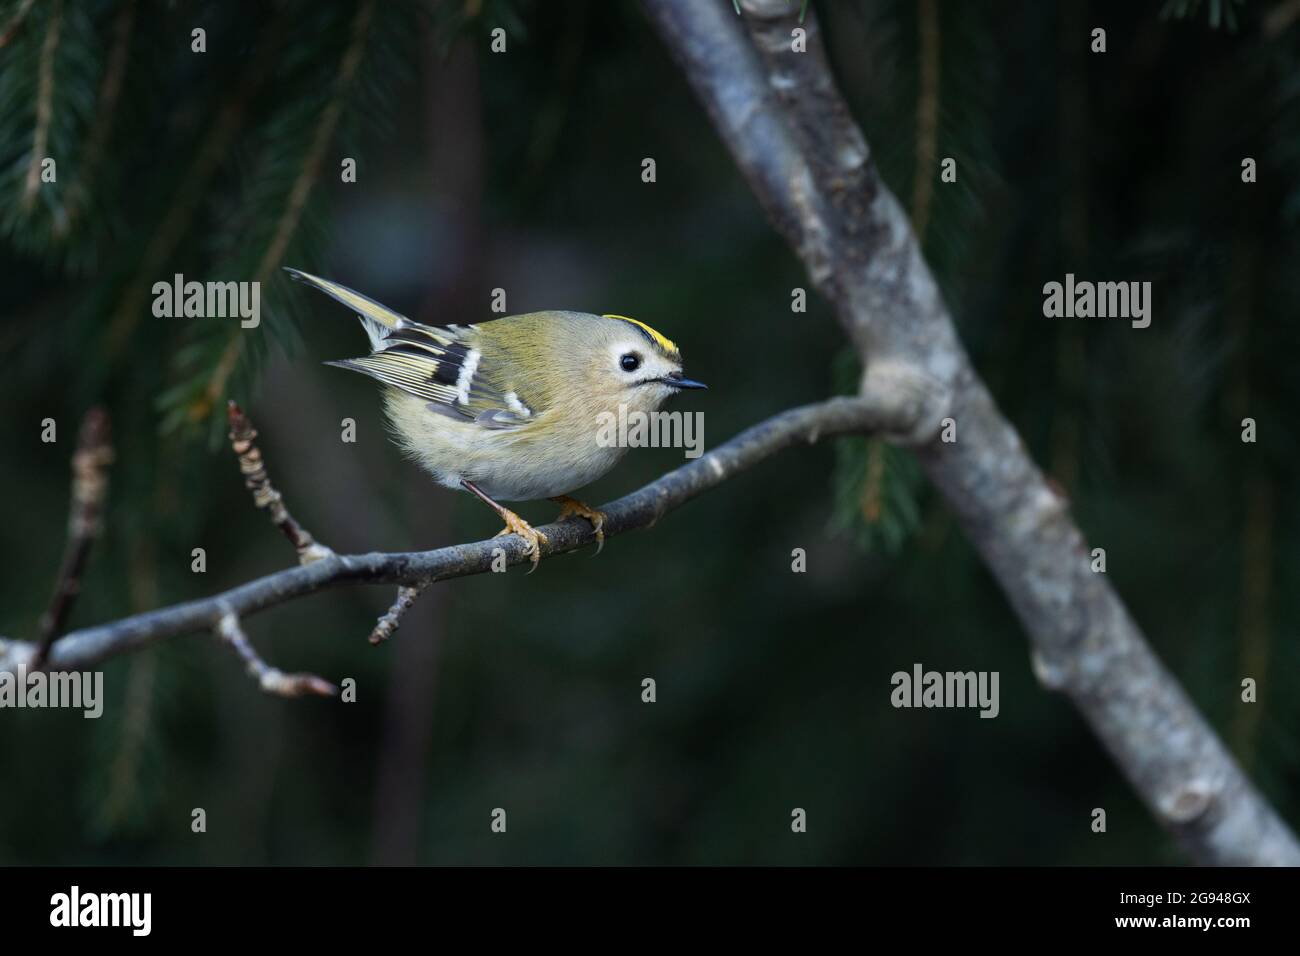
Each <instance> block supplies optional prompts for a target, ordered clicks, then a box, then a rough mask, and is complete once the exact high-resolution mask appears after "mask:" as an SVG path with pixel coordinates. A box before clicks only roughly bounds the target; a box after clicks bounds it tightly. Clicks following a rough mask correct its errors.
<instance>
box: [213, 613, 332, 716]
mask: <svg viewBox="0 0 1300 956" xmlns="http://www.w3.org/2000/svg"><path fill="white" fill-rule="evenodd" d="M215 631H216V634H217V637H219V638H220V639H221V640H222V641H224V642H225V643H226V644H228V645H229V646H230V647H231V649H232V650H233V651H234V652H235V653H236V654H238V655H239V658H240V660H242V661H243V662H244V668H245V670H247V671H248V676H249V677H251V678H253V680H255V681H257V685H258V686H259V687H261V688H262V690H264V691H266V693H268V694H274V695H275V696H277V697H306V696H307V695H308V694H315V695H316V696H319V697H337V696H338V694H339V689H338V688H337V687H335V686H334V685H333V684H331V683H330V682H329V681H327V680H325V678H323V677H317V676H316V675H315V674H286V673H285V672H284V671H282V670H280V669H279V668H275V667H272V666H271V665H270V664H268V663H267V662H266V661H264V660H262V658H261V656H260V655H259V654H258V653H257V651H256V650H254V649H253V645H252V644H251V643H249V640H248V637H247V636H246V635H245V634H244V629H243V628H242V627H240V625H239V618H238V616H236V615H235V614H234V613H228V614H225V615H223V616H222V618H221V620H219V621H218V622H217V626H216V628H215Z"/></svg>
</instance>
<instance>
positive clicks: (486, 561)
mask: <svg viewBox="0 0 1300 956" xmlns="http://www.w3.org/2000/svg"><path fill="white" fill-rule="evenodd" d="M920 407H921V406H919V405H918V404H917V403H916V402H914V401H912V400H911V399H909V396H908V395H907V394H905V393H897V394H893V395H880V396H870V397H862V398H836V399H831V400H830V401H827V402H822V403H819V404H815V405H805V406H803V407H801V408H795V409H791V410H789V411H785V412H782V413H780V414H778V415H775V416H773V417H772V418H769V419H767V420H766V421H763V422H761V423H759V424H757V425H754V426H753V427H751V428H748V429H746V430H745V431H743V432H741V433H740V434H739V435H737V436H736V437H734V438H732V439H731V440H730V441H728V442H726V443H724V444H722V445H719V446H718V447H717V448H715V449H713V450H712V451H710V452H707V453H706V454H704V455H702V456H701V457H699V458H697V459H695V460H694V461H691V462H689V463H687V464H685V465H683V466H681V467H680V468H677V469H676V470H674V471H670V472H668V473H667V474H666V475H663V476H662V477H660V478H658V479H657V480H655V481H653V482H651V483H650V484H648V485H646V486H645V487H644V488H641V489H640V490H639V491H634V492H633V493H632V494H630V495H627V496H625V497H623V498H619V499H618V500H617V501H614V502H612V503H611V504H608V505H605V506H604V507H603V508H602V509H601V510H603V511H604V512H605V529H604V530H605V537H606V539H609V538H612V537H615V536H616V535H619V534H623V533H624V532H627V531H633V530H636V529H639V528H649V527H652V526H653V525H654V524H655V522H657V521H658V520H659V519H660V518H662V517H663V516H664V515H666V514H667V513H668V512H670V511H672V510H674V509H676V508H678V507H680V506H681V505H683V504H685V503H686V502H687V501H690V500H691V499H692V498H694V497H696V496H697V495H700V494H703V493H704V492H706V491H708V490H709V489H711V488H716V487H717V486H718V485H720V484H722V483H723V482H724V481H726V480H727V479H729V478H731V477H732V476H734V475H736V474H738V473H740V472H742V471H745V470H747V469H749V468H752V467H753V466H754V465H756V464H758V463H759V462H761V461H763V460H764V459H766V458H768V457H769V456H771V455H773V454H775V453H776V452H778V451H781V450H782V449H785V448H789V447H790V446H791V445H795V444H799V443H813V442H816V441H818V440H819V439H821V438H828V437H832V436H836V435H846V434H865V433H869V432H877V431H879V432H889V433H894V432H906V431H907V430H909V429H910V428H911V424H912V421H913V419H914V418H915V416H916V415H917V414H918V412H919V410H920ZM544 532H545V534H546V536H547V539H548V542H549V544H548V545H546V546H544V547H543V549H542V553H543V554H544V555H554V554H564V553H566V552H569V551H575V550H577V549H578V548H581V547H585V546H586V545H589V544H592V543H594V542H595V540H596V537H595V533H594V532H593V531H592V530H591V525H590V524H588V523H587V522H586V521H581V520H571V521H561V522H557V523H555V524H549V525H546V526H545V528H544ZM497 549H500V553H501V554H503V555H504V557H505V559H506V562H507V564H509V565H514V564H519V563H521V562H525V561H529V557H528V554H527V552H526V551H525V546H524V542H523V540H522V539H521V538H519V537H518V536H516V535H510V536H508V537H504V538H491V539H489V540H487V541H476V542H472V543H469V544H460V545H454V546H452V547H447V548H438V549H437V550H434V551H417V552H404V553H393V554H386V553H372V554H351V555H348V554H343V555H341V554H336V553H334V552H329V553H328V555H326V556H325V557H323V558H321V559H320V560H317V561H312V562H311V563H309V564H306V565H302V566H300V567H294V568H288V569H286V570H283V571H277V572H276V573H274V574H268V575H266V576H265V577H262V578H258V579H257V580H255V581H250V582H248V583H247V584H243V585H240V586H239V587H236V588H232V589H230V590H229V591H224V592H222V593H220V594H217V595H214V596H212V597H209V598H203V599H201V600H197V601H189V602H186V603H184V604H177V605H175V606H173V607H168V608H162V609H159V610H156V611H149V612H147V613H144V614H137V615H134V616H133V617H128V618H124V619H122V620H120V621H113V622H111V623H108V624H101V625H99V626H97V627H88V628H85V629H83V630H80V631H74V632H72V633H70V634H68V635H67V636H66V637H64V638H63V639H62V640H60V641H59V642H58V643H57V644H55V645H54V647H53V649H52V651H51V653H50V659H49V666H50V667H51V668H52V669H57V670H75V669H80V668H85V667H90V666H93V665H95V664H98V663H100V662H102V661H104V660H107V659H109V658H111V657H116V656H118V655H120V654H126V653H129V652H131V651H136V650H139V649H141V648H144V647H147V646H148V645H150V644H153V643H155V642H157V641H160V640H163V639H165V638H169V637H175V636H177V635H181V634H187V633H191V632H194V631H201V630H210V629H214V628H218V627H220V626H221V622H222V620H223V619H225V618H226V617H228V616H230V617H233V618H236V619H243V618H247V617H249V616H250V615H252V614H256V613H257V612H259V611H263V610H265V609H266V608H269V607H274V606H275V605H277V604H283V603H285V602H287V601H291V600H294V599H296V598H300V597H303V596H305V595H308V594H314V593H315V592H317V591H321V590H324V589H326V588H330V587H336V586H339V585H345V584H397V585H401V586H402V587H404V588H414V589H421V588H424V587H427V586H428V585H429V584H432V583H434V582H436V581H444V580H447V579H448V578H457V577H463V576H465V575H470V574H483V573H484V572H487V571H490V570H492V563H493V558H494V556H495V553H496V552H497ZM399 600H400V599H399ZM389 613H390V614H392V613H393V612H392V611H390V612H389ZM399 613H400V612H399ZM385 617H387V615H386V616H385ZM381 625H382V622H381ZM390 633H391V632H390ZM35 650H36V645H35V644H33V643H30V642H27V641H5V640H0V671H11V672H14V673H17V672H18V669H19V667H22V666H27V667H30V661H31V659H32V655H33V654H34V653H35Z"/></svg>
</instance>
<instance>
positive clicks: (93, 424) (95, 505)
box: [32, 408, 113, 668]
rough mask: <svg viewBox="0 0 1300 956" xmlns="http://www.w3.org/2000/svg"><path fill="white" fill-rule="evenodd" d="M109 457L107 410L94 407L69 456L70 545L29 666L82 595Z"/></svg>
mask: <svg viewBox="0 0 1300 956" xmlns="http://www.w3.org/2000/svg"><path fill="white" fill-rule="evenodd" d="M112 461H113V446H112V444H111V441H110V435H109V424H108V413H107V412H106V411H104V410H103V409H102V408H92V409H91V410H90V411H89V412H87V413H86V417H85V419H84V420H83V421H82V423H81V432H80V434H79V435H78V436H77V450H76V451H75V452H74V453H73V455H72V502H71V504H70V505H69V507H68V543H67V546H66V547H65V548H64V551H63V562H62V564H61V565H60V566H59V574H58V577H57V578H56V579H55V583H54V595H53V596H52V597H51V598H50V604H49V607H48V608H47V609H46V611H45V613H44V614H42V615H41V622H40V628H39V631H38V633H37V638H36V639H37V652H36V657H35V658H34V659H33V661H32V667H33V668H35V667H41V666H42V665H44V663H45V659H46V657H47V656H48V655H49V652H50V647H51V645H53V643H54V641H55V640H56V639H57V638H58V636H59V632H60V631H61V630H63V626H64V624H66V623H67V620H68V614H69V613H70V612H71V611H72V605H73V603H74V602H75V601H76V599H77V595H78V594H79V593H81V574H82V572H83V571H84V570H85V567H86V559H87V558H88V557H89V555H90V549H91V546H92V545H93V544H94V543H95V539H96V538H97V537H99V532H100V530H101V529H102V527H103V521H102V516H103V511H104V499H105V498H106V497H107V496H108V466H109V465H110V464H112Z"/></svg>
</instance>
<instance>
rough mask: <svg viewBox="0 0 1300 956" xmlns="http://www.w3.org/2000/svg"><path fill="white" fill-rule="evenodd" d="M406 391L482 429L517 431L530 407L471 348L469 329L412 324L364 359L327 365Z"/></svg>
mask: <svg viewBox="0 0 1300 956" xmlns="http://www.w3.org/2000/svg"><path fill="white" fill-rule="evenodd" d="M327 364H329V365H338V366H340V367H342V368H350V369H353V370H355V371H358V372H362V373H364V374H366V375H369V376H370V377H371V378H375V379H378V380H379V381H381V382H383V383H384V384H385V385H391V386H393V387H394V388H400V389H401V390H402V391H404V392H410V393H411V394H412V395H415V396H416V397H417V398H422V399H424V400H425V401H427V402H428V403H429V409H430V410H431V411H434V412H438V413H439V414H444V415H448V416H450V417H452V418H455V419H459V420H462V421H472V422H475V423H477V424H479V425H481V426H482V427H484V428H517V427H519V426H521V425H525V424H527V423H528V422H529V420H530V419H531V418H532V416H533V409H532V408H530V407H529V406H528V405H527V404H526V403H525V402H524V400H523V399H521V398H520V397H519V395H518V394H517V393H516V392H514V391H513V390H507V389H506V388H504V387H503V386H501V385H499V384H497V383H498V381H499V376H498V375H496V374H495V373H496V371H497V370H495V369H493V368H492V362H491V360H490V359H486V358H485V356H484V353H483V351H482V350H481V349H480V348H479V347H478V346H477V344H476V335H475V329H474V327H473V326H470V325H447V326H434V325H422V324H420V323H417V322H411V321H410V320H409V319H407V320H405V321H404V324H403V325H402V326H400V327H399V328H396V329H393V330H392V331H391V332H388V333H387V334H386V335H384V336H383V337H382V338H381V339H380V341H379V343H378V345H377V346H376V348H375V351H374V352H373V353H372V354H370V355H367V356H365V357H363V358H354V359H344V360H343V361H341V362H329V363H327Z"/></svg>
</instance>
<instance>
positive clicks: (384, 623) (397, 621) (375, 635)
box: [369, 585, 424, 644]
mask: <svg viewBox="0 0 1300 956" xmlns="http://www.w3.org/2000/svg"><path fill="white" fill-rule="evenodd" d="M423 590H424V588H422V587H419V586H415V587H408V586H406V585H403V586H402V587H400V588H398V589H397V597H396V599H395V600H394V601H393V606H392V607H390V608H389V609H388V612H387V613H386V614H384V616H383V617H381V618H380V619H379V621H378V622H377V623H376V624H375V629H374V630H373V631H371V632H370V638H369V640H370V643H371V644H382V643H384V641H386V640H388V639H389V638H390V637H392V636H393V632H395V631H396V630H397V628H398V627H399V626H400V625H401V623H402V615H404V614H405V613H406V612H407V611H409V610H410V609H411V607H412V605H414V604H415V602H416V600H417V599H418V598H419V597H420V592H421V591H423Z"/></svg>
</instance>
